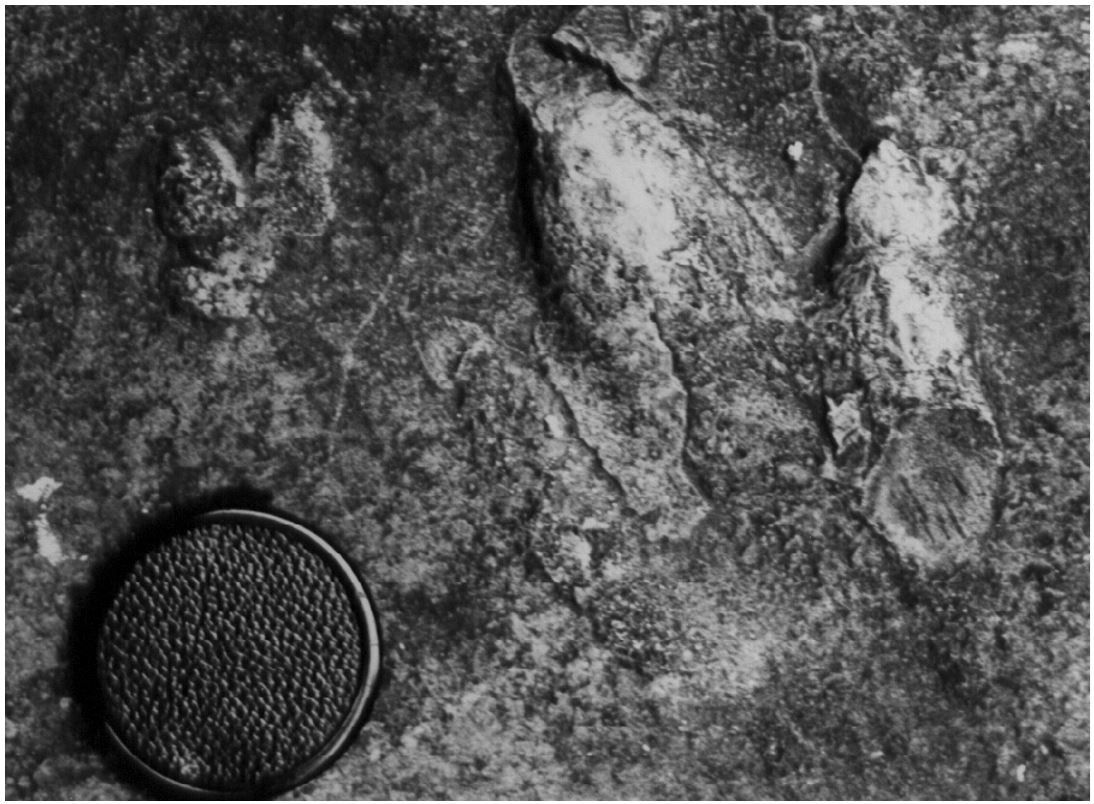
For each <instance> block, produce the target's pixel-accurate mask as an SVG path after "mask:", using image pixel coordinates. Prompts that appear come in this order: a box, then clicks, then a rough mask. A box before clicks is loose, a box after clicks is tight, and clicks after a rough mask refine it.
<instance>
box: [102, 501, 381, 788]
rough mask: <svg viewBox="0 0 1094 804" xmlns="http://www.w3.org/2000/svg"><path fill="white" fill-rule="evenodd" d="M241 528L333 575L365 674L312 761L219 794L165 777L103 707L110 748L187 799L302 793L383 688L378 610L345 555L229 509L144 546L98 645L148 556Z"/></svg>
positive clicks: (254, 512)
mask: <svg viewBox="0 0 1094 804" xmlns="http://www.w3.org/2000/svg"><path fill="white" fill-rule="evenodd" d="M214 524H219V525H242V526H251V527H263V528H268V529H271V530H276V531H278V532H279V533H281V534H283V535H285V536H287V537H289V538H290V539H292V540H294V541H295V542H296V543H298V544H300V545H302V546H303V547H305V548H306V549H309V550H311V551H312V552H313V553H315V554H316V555H318V556H319V558H320V559H321V560H323V562H324V563H325V564H326V565H327V567H328V568H329V569H330V570H331V572H332V573H333V575H334V576H335V577H336V578H337V579H338V581H339V583H340V584H341V586H342V588H343V590H344V591H345V592H346V594H347V597H348V599H349V603H350V606H351V608H352V609H353V613H354V618H355V620H356V622H357V627H358V629H359V633H360V636H361V645H362V649H363V651H364V655H363V656H362V661H363V668H362V672H361V674H360V680H359V683H358V686H357V690H356V693H355V695H354V698H353V700H352V702H351V703H350V705H349V706H348V708H347V710H346V713H345V715H344V716H343V718H342V720H341V722H340V723H339V725H338V727H337V728H336V729H335V731H334V732H333V733H332V735H331V736H330V737H329V738H328V739H327V740H326V741H325V742H324V743H323V745H322V746H320V747H319V749H317V750H316V751H315V752H314V753H313V754H312V755H311V756H308V757H305V758H303V759H301V760H300V761H299V762H296V763H295V764H294V765H293V766H292V767H291V768H290V769H289V770H288V771H286V772H285V773H283V774H281V775H279V776H277V777H274V778H273V779H271V780H269V781H267V782H265V783H263V784H261V785H257V786H256V785H243V786H240V787H239V788H231V789H217V788H207V787H202V786H200V785H194V784H191V783H188V782H185V781H181V780H179V779H175V778H172V777H170V776H168V775H165V774H164V773H163V772H161V771H159V770H157V769H156V768H155V767H153V766H152V765H151V764H149V761H147V760H144V759H142V758H141V757H140V756H139V755H137V754H136V753H135V752H134V750H133V749H132V748H130V746H129V745H127V744H126V742H125V741H124V740H123V739H122V737H121V736H120V734H119V732H118V730H117V729H116V728H115V726H114V724H113V723H112V722H111V717H110V715H109V713H108V711H107V707H105V706H103V707H101V713H100V716H101V718H102V723H101V726H102V729H103V732H104V734H105V736H106V739H107V741H108V743H109V744H110V745H111V747H112V748H113V749H114V750H115V752H116V753H117V754H118V755H119V757H120V758H121V759H122V761H123V762H124V763H125V765H126V766H127V767H128V768H130V769H132V770H133V771H135V772H136V773H137V774H138V775H139V776H140V777H142V778H143V779H144V780H145V781H146V782H147V783H149V784H151V785H152V786H153V787H156V788H158V789H160V790H164V791H167V792H170V793H173V794H175V795H178V796H181V797H186V798H222V799H232V798H266V797H272V796H276V795H279V794H281V793H285V792H287V791H289V790H292V789H293V788H296V787H299V786H300V785H302V784H304V783H305V782H308V781H310V780H311V779H314V778H315V777H316V776H318V775H319V774H320V773H322V772H323V771H324V770H326V769H327V768H328V767H330V765H331V764H333V763H334V762H335V760H337V759H338V757H340V756H341V755H342V754H343V753H344V752H345V750H346V749H347V748H348V747H349V745H350V744H351V743H352V741H353V740H354V739H355V738H356V736H357V734H358V732H359V731H360V729H361V728H362V727H363V726H364V724H365V721H366V720H367V719H368V716H369V714H370V711H371V708H372V704H373V702H374V700H375V697H376V693H377V692H378V688H379V680H380V672H381V664H382V645H381V632H380V622H379V618H378V616H377V613H376V606H375V604H374V603H373V600H372V596H371V594H370V593H369V590H368V587H367V586H366V584H365V582H364V580H363V579H362V578H361V576H360V575H359V574H358V573H357V571H356V570H355V569H354V568H353V566H352V565H351V564H350V562H349V561H348V560H347V559H346V557H345V556H344V555H343V553H342V552H341V551H340V550H339V549H338V548H337V547H335V545H334V544H332V542H331V541H330V540H329V539H327V538H325V537H323V536H322V535H320V534H319V533H318V532H317V531H316V530H315V529H314V528H312V527H310V526H307V525H304V524H303V523H301V522H299V521H296V520H294V519H291V518H288V517H287V516H286V515H284V514H282V513H281V512H278V513H272V512H270V511H264V510H258V509H250V508H241V507H226V508H217V509H215V510H211V511H205V512H203V513H198V514H196V515H194V516H192V517H189V518H187V519H184V520H181V521H178V520H176V521H175V522H174V523H172V525H171V526H170V527H169V528H168V529H167V530H166V531H161V532H160V533H159V534H156V537H155V538H154V539H152V540H150V541H148V542H146V543H145V544H144V545H141V547H142V548H144V549H140V550H139V552H138V553H136V554H135V555H133V556H132V557H131V560H130V561H128V562H127V564H126V566H125V567H124V570H123V571H122V572H121V573H120V574H119V575H118V577H117V581H116V582H115V584H114V587H113V589H112V594H111V595H110V596H109V600H108V601H106V605H105V606H104V608H103V615H104V617H103V618H100V619H99V621H98V629H97V632H96V634H95V644H96V645H97V644H98V642H99V639H100V638H101V637H102V625H103V619H104V618H105V612H106V611H108V610H109V609H110V607H111V606H113V605H114V602H115V601H116V599H117V596H118V594H119V593H120V592H121V588H122V584H123V582H124V579H125V578H126V577H128V575H129V574H130V573H131V572H132V571H133V570H134V569H135V568H136V566H137V565H138V564H139V563H140V562H141V560H142V559H144V558H145V557H147V556H148V555H150V554H151V553H152V552H154V551H155V550H156V549H157V548H159V547H161V546H163V545H165V544H167V543H168V542H169V541H171V540H173V539H177V538H180V537H181V538H185V535H186V533H187V532H189V531H192V530H196V529H198V528H200V527H204V526H209V525H214ZM93 655H94V656H95V657H96V663H95V685H96V687H97V689H98V691H99V695H100V696H101V698H100V700H102V701H104V702H105V701H106V700H108V697H110V696H108V695H107V691H106V688H105V684H104V682H103V679H102V678H101V677H100V672H99V671H100V668H99V664H98V658H97V657H98V650H97V649H96V650H95V651H94V654H93Z"/></svg>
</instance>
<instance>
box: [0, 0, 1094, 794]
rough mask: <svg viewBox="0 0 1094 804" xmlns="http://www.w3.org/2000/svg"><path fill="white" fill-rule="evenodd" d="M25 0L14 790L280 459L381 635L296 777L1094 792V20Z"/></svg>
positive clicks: (293, 500)
mask: <svg viewBox="0 0 1094 804" xmlns="http://www.w3.org/2000/svg"><path fill="white" fill-rule="evenodd" d="M6 22H7V36H6V40H5V42H6V44H5V46H6V49H7V63H8V66H9V70H8V72H7V76H6V78H7V98H8V103H7V115H8V117H7V126H6V133H7V142H6V144H7V152H8V162H7V165H8V168H7V198H8V202H7V203H8V210H7V243H6V257H7V295H6V331H7V340H6V355H7V375H8V376H7V383H6V398H7V424H8V432H7V436H6V442H7V467H8V468H7V478H8V482H7V503H8V504H7V508H6V514H7V525H6V544H5V558H6V562H5V574H6V587H5V597H6V612H7V614H6V618H7V619H6V645H7V648H6V652H7V656H6V658H7V663H6V699H5V705H6V711H5V715H6V722H5V735H6V738H7V739H6V747H5V751H6V792H7V794H8V797H9V798H30V799H66V798H72V799H90V798H109V799H118V798H132V797H142V796H150V795H151V793H150V792H149V791H147V790H144V789H141V788H137V787H134V786H131V784H130V783H129V782H128V781H126V780H125V779H123V778H122V777H120V776H119V775H118V773H117V769H116V768H115V767H114V765H113V764H111V763H110V761H109V759H108V756H109V755H108V754H107V753H105V752H103V750H102V746H100V745H97V744H96V743H95V741H94V740H92V739H91V737H90V735H88V734H87V732H86V730H85V728H84V720H83V714H82V712H81V711H80V707H79V705H78V704H77V703H76V702H75V701H74V698H73V696H72V686H71V683H70V682H71V675H72V673H73V672H79V671H80V668H77V667H72V666H71V664H70V657H69V655H68V652H67V648H66V645H68V644H69V640H70V637H71V634H70V622H71V620H72V618H73V614H74V610H75V609H77V608H78V607H79V601H80V599H81V598H80V593H81V591H80V590H81V589H82V587H83V585H84V584H86V583H87V581H88V578H89V573H90V567H91V566H92V565H93V564H94V563H95V562H97V561H98V560H99V559H101V558H103V557H105V556H108V555H110V554H111V552H112V550H113V549H114V547H115V545H117V543H118V541H119V539H121V538H122V537H123V535H124V534H126V533H128V532H129V531H130V529H131V528H132V527H133V526H134V524H135V523H136V522H137V521H139V520H140V519H141V518H142V517H143V516H145V515H147V514H149V513H152V512H154V511H158V510H160V509H161V508H162V506H164V505H166V504H168V503H170V502H172V501H177V500H180V499H186V498H189V497H191V496H193V495H196V494H199V493H201V492H205V491H209V490H212V489H217V488H222V487H225V486H231V485H235V484H239V483H244V482H245V483H248V484H250V485H252V486H256V487H258V488H260V489H264V490H268V491H271V492H272V493H273V494H274V495H275V499H274V502H275V504H277V505H279V506H281V507H284V508H285V509H288V510H290V511H293V512H294V513H296V514H298V515H299V516H302V517H304V518H305V519H307V520H309V521H312V522H314V523H315V524H316V526H317V527H320V528H322V529H324V530H327V531H330V532H332V533H335V534H338V535H339V536H341V537H342V539H343V541H344V543H345V544H346V545H347V551H348V558H349V560H350V561H351V562H352V563H353V564H354V566H355V567H357V568H358V569H359V570H360V571H361V573H362V575H363V576H364V577H365V579H366V580H367V581H368V583H369V585H370V589H371V591H372V593H373V595H374V597H375V600H376V604H377V607H378V609H379V612H380V616H381V620H382V626H383V634H384V644H385V648H386V657H385V668H386V678H385V679H384V682H383V688H382V689H381V692H380V696H379V699H378V701H377V705H376V708H375V710H374V712H373V714H372V718H371V720H370V722H369V723H368V725H367V726H366V727H365V729H364V731H363V732H362V734H361V736H360V738H359V739H358V740H357V741H356V742H355V743H354V745H353V746H351V748H350V749H349V750H348V751H347V753H346V754H345V755H344V756H343V757H342V758H341V759H340V760H339V761H338V762H337V763H336V764H335V765H334V766H333V767H332V768H331V769H330V770H329V771H327V772H326V773H324V774H322V775H321V776H320V777H318V778H317V779H316V780H314V781H313V782H312V783H310V784H308V785H306V786H304V787H302V788H300V789H298V790H296V791H293V792H292V793H291V794H289V795H288V796H287V798H293V799H320V798H342V799H359V798H386V799H399V798H475V799H495V798H502V799H514V798H551V799H565V798H584V799H593V798H610V799H617V798H641V799H651V798H654V799H657V798H666V799H669V798H673V799H678V798H717V799H782V798H792V799H813V798H815V799H844V798H854V799H862V798H870V799H873V798H892V799H908V798H915V799H920V798H939V799H966V798H967V799H984V798H1005V799H1028V798H1079V799H1085V798H1088V797H1089V761H1088V759H1089V683H1088V676H1089V451H1088V445H1089V390H1088V384H1087V378H1088V369H1089V353H1088V338H1089V270H1088V258H1089V180H1088V176H1087V175H1086V173H1085V168H1084V166H1085V165H1086V164H1087V162H1088V157H1089V55H1088V54H1089V26H1088V21H1087V13H1086V12H1085V10H1083V9H1076V8H1065V7H1038V8H1019V7H1010V8H1008V9H1006V10H1005V11H998V10H994V9H990V8H983V7H961V8H957V7H931V8H919V7H888V8H866V7H844V8H839V9H833V8H819V7H818V8H812V7H785V8H778V9H774V8H772V9H757V8H749V7H723V8H716V9H710V8H699V7H681V8H661V7H657V8H652V9H643V8H627V9H611V8H609V9H604V8H588V9H583V10H581V11H577V12H571V11H569V10H552V9H547V8H539V7H536V8H532V7H523V8H521V7H509V8H488V7H458V8H457V7H451V8H444V7H428V8H426V7H375V6H373V7H356V8H336V7H323V8H318V7H316V8H308V9H294V8H290V7H276V8H274V7H271V8H252V7H248V8H246V9H242V8H240V9H235V8H231V7H223V8H208V9H206V8H201V9H197V8H193V9H185V8H173V9H150V8H140V7H127V8H117V9H112V8H104V7H94V8H91V7H89V8H76V7H66V8H54V7H22V8H15V7H13V8H11V9H9V10H8V11H7V14H6ZM165 138H166V139H165Z"/></svg>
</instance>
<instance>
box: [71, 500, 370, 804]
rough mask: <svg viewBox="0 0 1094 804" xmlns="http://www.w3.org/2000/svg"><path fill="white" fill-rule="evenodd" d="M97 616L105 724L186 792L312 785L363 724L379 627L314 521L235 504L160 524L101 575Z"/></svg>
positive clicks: (153, 774)
mask: <svg viewBox="0 0 1094 804" xmlns="http://www.w3.org/2000/svg"><path fill="white" fill-rule="evenodd" d="M110 577H111V581H110V582H109V589H108V591H107V594H105V595H104V596H102V599H101V601H100V605H99V610H98V612H97V614H96V616H95V618H94V620H93V630H94V637H93V639H92V640H91V641H90V642H89V649H88V651H87V654H88V656H87V658H88V659H89V660H90V661H91V662H92V663H93V665H94V669H93V674H94V681H93V686H94V697H95V699H96V702H95V710H96V712H97V717H98V719H100V720H101V724H100V725H101V730H102V732H104V733H105V735H106V738H107V740H108V742H109V743H111V744H112V745H113V747H114V748H115V749H116V751H117V753H118V754H119V756H120V757H121V758H122V759H123V761H124V762H125V764H126V765H128V766H129V767H130V768H132V769H133V770H134V771H136V772H138V773H139V774H140V776H141V777H143V778H144V780H145V781H147V782H150V783H151V784H153V785H154V786H155V787H156V788H158V789H160V790H163V791H166V792H170V793H173V794H177V795H182V796H188V797H217V798H240V797H243V798H258V797H267V796H273V795H277V794H279V793H283V792H285V791H287V790H290V789H291V788H293V787H296V786H297V785H300V784H302V783H303V782H305V781H307V780H309V779H311V778H313V777H314V776H315V775H316V774H318V773H319V772H320V771H322V770H323V769H324V768H326V767H327V766H328V765H330V764H331V763H332V762H333V761H334V760H335V759H337V757H338V756H339V755H340V754H341V753H342V751H344V750H345V749H346V747H347V746H348V745H349V744H350V742H351V741H352V740H353V739H354V737H355V736H356V734H357V732H358V730H359V729H360V727H361V726H362V725H363V723H364V721H365V719H366V717H367V716H368V710H369V707H370V704H371V701H372V698H373V695H374V693H375V691H376V687H377V680H378V678H379V671H380V632H379V625H378V622H377V618H376V614H375V611H374V608H373V605H372V603H371V601H370V599H369V596H368V593H367V591H366V589H365V586H364V584H363V583H362V581H361V579H360V578H359V577H358V576H357V574H356V573H355V572H354V570H353V568H352V567H351V566H350V565H349V563H348V562H347V561H346V559H345V558H344V557H343V556H342V555H341V553H340V552H339V551H338V550H336V549H335V548H334V546H332V545H331V543H330V542H329V541H327V540H326V539H324V538H323V537H321V536H320V535H319V534H317V533H316V532H315V531H314V530H312V529H310V528H308V527H306V526H304V525H302V524H299V523H298V522H295V521H292V520H290V519H288V518H285V517H284V516H280V515H277V514H274V513H270V512H268V511H263V510H245V509H238V508H229V509H220V510H212V511H205V512H202V513H199V514H196V515H194V516H189V517H185V518H182V519H173V520H170V521H169V523H168V524H166V525H163V524H161V526H160V527H159V529H158V530H157V531H156V532H155V533H153V534H145V538H143V539H142V540H140V541H139V542H138V543H137V544H136V545H134V549H132V550H131V551H130V552H129V554H128V556H127V558H126V559H125V560H124V561H122V562H121V565H120V566H119V565H115V566H114V567H113V572H112V573H111V574H110Z"/></svg>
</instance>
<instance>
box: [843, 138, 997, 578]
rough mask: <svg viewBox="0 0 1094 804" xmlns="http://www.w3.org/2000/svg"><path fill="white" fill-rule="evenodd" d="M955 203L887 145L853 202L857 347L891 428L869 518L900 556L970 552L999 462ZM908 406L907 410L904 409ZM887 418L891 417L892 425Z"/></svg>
mask: <svg viewBox="0 0 1094 804" xmlns="http://www.w3.org/2000/svg"><path fill="white" fill-rule="evenodd" d="M955 216H956V208H955V206H954V204H953V202H952V200H951V199H950V197H949V193H948V191H947V189H946V186H945V184H944V182H942V181H941V180H939V179H936V178H934V177H931V176H929V175H927V174H926V173H924V172H923V170H922V169H921V168H920V166H919V165H918V164H917V163H916V162H915V161H914V160H913V159H911V158H910V157H908V156H906V155H905V154H903V153H902V152H901V151H900V150H899V149H898V148H897V147H896V146H895V145H894V144H893V143H891V142H889V141H884V142H882V143H881V145H880V147H879V148H878V150H877V152H876V154H874V155H873V156H872V157H871V158H870V159H869V160H867V162H866V164H865V166H864V169H863V173H862V176H861V177H860V178H859V180H858V182H857V183H856V184H855V187H854V190H853V191H852V193H851V198H850V200H849V203H848V205H847V218H848V227H849V236H850V242H851V245H852V248H854V249H856V250H857V253H858V254H859V255H860V259H859V261H858V263H857V264H856V265H855V266H853V269H845V270H851V272H852V273H853V274H855V280H856V282H857V283H858V286H859V288H860V289H859V290H858V291H857V293H856V294H854V295H853V296H852V297H851V298H850V307H849V309H850V310H851V317H852V318H853V319H854V327H853V329H854V331H856V332H858V333H859V334H860V336H859V339H858V341H857V343H856V344H855V348H857V349H859V350H861V351H862V352H863V353H864V354H866V355H869V357H868V358H867V360H870V361H872V365H873V370H874V372H876V373H875V375H874V376H873V377H872V378H871V380H870V383H871V387H872V389H873V390H874V391H875V395H876V390H877V389H882V388H884V389H885V395H886V396H887V397H888V399H887V404H888V405H889V406H891V411H884V410H882V409H881V407H882V405H883V404H885V403H881V404H879V403H877V402H875V401H873V400H868V399H867V398H866V394H865V393H864V394H863V395H862V397H861V399H860V402H861V404H862V406H863V407H864V408H866V407H871V406H872V407H873V411H872V413H873V419H874V421H875V422H884V423H885V424H888V425H889V432H888V436H887V438H886V439H885V441H884V446H883V447H882V451H881V455H880V457H879V458H878V460H877V462H876V463H875V464H874V465H873V466H872V467H871V468H870V469H869V471H868V473H867V475H866V479H865V498H864V505H865V509H866V513H867V515H868V516H869V517H870V519H871V520H872V521H873V522H874V523H875V525H876V526H877V527H879V528H880V529H881V530H882V532H883V533H884V534H885V535H886V536H887V537H888V538H889V540H890V541H891V542H892V543H893V544H894V545H895V546H896V547H897V549H898V550H899V551H900V552H901V553H902V554H904V555H906V556H910V557H913V558H915V559H917V560H918V561H920V562H923V563H926V564H935V563H938V562H939V561H942V560H946V559H954V558H958V557H960V556H961V555H963V554H968V552H969V551H971V550H973V549H975V545H976V541H977V539H979V538H980V537H982V536H983V535H984V534H986V533H987V531H988V530H989V528H990V526H991V518H992V508H993V505H994V500H995V491H996V485H997V478H998V470H999V465H1000V462H1001V458H1002V456H1001V453H1000V445H999V438H998V434H997V432H996V426H995V422H994V418H993V416H992V412H991V410H990V408H989V407H988V405H987V403H986V401H985V397H984V391H983V388H982V387H981V384H980V380H979V379H978V377H977V374H976V370H975V366H974V361H973V350H972V348H971V347H970V345H969V344H968V342H967V341H966V339H965V337H964V335H963V333H962V330H961V326H960V324H959V321H960V318H959V316H960V311H959V308H958V304H957V302H956V296H957V294H956V288H955V280H954V277H953V271H954V257H953V256H952V250H951V246H950V245H948V244H947V242H946V233H947V231H948V230H949V229H950V228H951V227H952V226H953V224H954V222H955ZM897 411H904V412H897ZM889 417H891V419H890V420H889V421H885V420H886V419H887V418H889Z"/></svg>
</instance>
